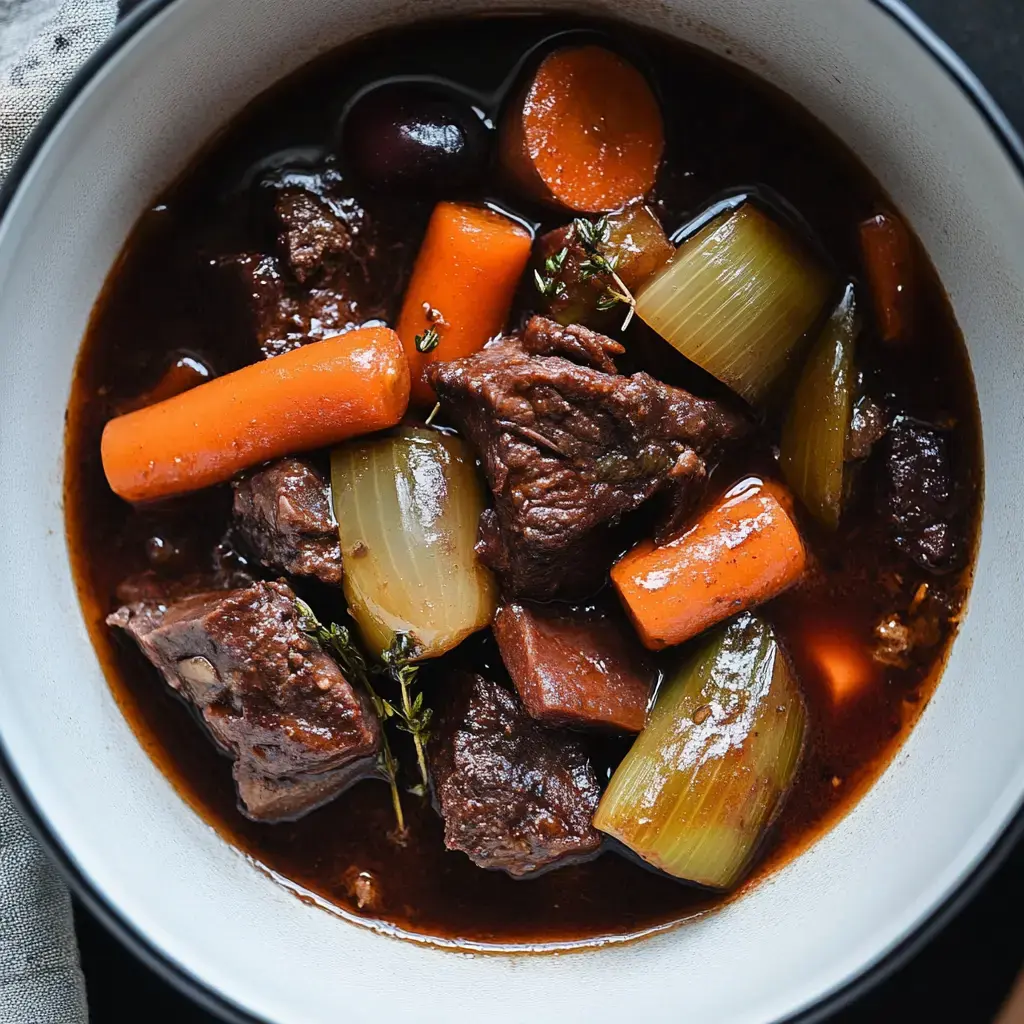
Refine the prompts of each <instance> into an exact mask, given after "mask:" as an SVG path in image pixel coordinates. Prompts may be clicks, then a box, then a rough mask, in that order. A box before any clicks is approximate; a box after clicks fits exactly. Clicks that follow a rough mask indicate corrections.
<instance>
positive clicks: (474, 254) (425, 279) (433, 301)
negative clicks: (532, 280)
mask: <svg viewBox="0 0 1024 1024" xmlns="http://www.w3.org/2000/svg"><path fill="white" fill-rule="evenodd" d="M532 245H533V239H532V238H531V236H530V232H529V231H527V230H526V228H524V227H523V226H522V225H521V224H517V223H516V222H515V221H514V220H511V219H510V218H508V217H504V216H502V215H501V214H500V213H495V212H494V211H493V210H489V209H486V208H484V207H479V206H464V205H461V204H459V203H438V204H437V206H436V207H435V208H434V212H433V214H432V215H431V217H430V223H429V224H428V225H427V233H426V235H425V236H424V239H423V245H422V246H421V247H420V251H419V255H418V256H417V257H416V266H415V267H414V268H413V272H412V278H411V279H410V281H409V287H408V289H406V293H405V301H404V303H403V304H402V315H401V317H400V318H399V320H398V336H399V337H400V338H401V339H402V344H403V345H404V346H405V352H406V355H407V356H408V358H409V365H410V367H411V370H412V396H413V401H414V402H417V403H419V404H420V405H428V404H430V403H432V402H433V401H434V392H433V390H432V389H431V387H430V385H429V384H427V382H426V381H425V380H424V377H423V374H424V370H425V369H426V367H427V365H428V364H429V363H432V362H434V361H435V360H441V361H443V362H447V361H448V360H450V359H460V358H461V357H462V356H468V355H471V354H472V353H473V352H476V351H477V350H478V349H480V348H483V346H484V345H485V344H486V343H487V341H489V340H490V339H491V338H493V337H494V336H495V335H497V334H500V333H501V331H502V330H503V328H504V327H505V321H506V320H507V319H508V312H509V309H510V308H511V307H512V298H513V296H514V295H515V290H516V285H517V284H518V283H519V278H520V277H522V274H523V270H524V269H525V267H526V261H527V260H528V259H529V258H530V248H531V246H532ZM417 339H419V341H417Z"/></svg>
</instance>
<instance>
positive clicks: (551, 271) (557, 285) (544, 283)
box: [533, 246, 569, 299]
mask: <svg viewBox="0 0 1024 1024" xmlns="http://www.w3.org/2000/svg"><path fill="white" fill-rule="evenodd" d="M568 255H569V249H568V248H567V247H565V246H563V247H562V249H561V250H559V251H558V252H556V253H555V254H554V256H549V257H548V258H547V259H546V260H545V261H544V274H541V272H540V271H539V270H534V272H533V281H534V284H536V286H537V291H539V292H540V293H541V295H543V296H544V298H545V299H560V298H561V297H562V296H563V295H564V294H565V282H564V281H562V280H561V279H560V278H559V276H558V275H559V274H560V273H561V272H562V267H563V266H564V265H565V260H566V257H567V256H568ZM545 275H546V276H545Z"/></svg>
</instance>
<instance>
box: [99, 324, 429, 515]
mask: <svg viewBox="0 0 1024 1024" xmlns="http://www.w3.org/2000/svg"><path fill="white" fill-rule="evenodd" d="M408 404H409V364H408V361H407V360H406V358H405V352H404V351H403V349H402V344H401V342H400V341H399V340H398V336H397V335H396V334H395V332H394V331H391V330H389V329H388V328H386V327H363V328H360V329H359V330H355V331H349V332H348V333H347V334H342V335H339V336H337V337H334V338H328V339H327V340H325V341H318V342H315V343H313V344H311V345H306V346H304V347H303V348H300V349H296V350H295V351H293V352H287V353H285V354H284V355H281V356H277V357H276V358H274V359H268V360H265V361H264V362H261V363H254V364H253V365H251V366H245V367H243V368H242V369H241V370H236V371H235V372H234V373H229V374H227V375H226V376H224V377H218V378H216V379H215V380H211V381H208V382H207V383H206V384H200V385H199V386H198V387H196V388H192V389H191V390H190V391H186V392H184V393H183V394H180V395H177V396H176V397H174V398H169V399H167V400H166V401H164V402H159V403H158V404H156V405H150V406H147V407H146V408H144V409H138V410H136V411H135V412H129V413H125V415H123V416H118V417H117V418H116V419H112V420H111V421H110V422H109V423H108V424H107V425H106V427H105V428H104V431H103V438H102V442H101V446H100V448H101V454H102V457H103V471H104V472H105V473H106V475H107V482H108V483H109V484H110V486H111V488H112V489H113V491H114V492H115V493H116V494H118V495H120V496H121V497H122V498H124V499H125V500H126V501H135V502H138V501H152V500H154V499H156V498H166V497H169V496H170V495H174V494H183V493H185V492H187V491H196V490H199V489H200V488H203V487H209V486H211V485H212V484H218V483H222V482H223V481H225V480H229V479H230V478H231V477H233V476H234V475H235V474H236V473H237V472H239V471H240V470H243V469H246V468H248V467H249V466H255V465H257V464H258V463H260V462H265V461H266V460H267V459H274V458H278V457H279V456H281V455H285V454H287V453H289V452H298V451H304V450H308V449H311V448H321V447H323V446H324V445H328V444H335V443H337V442H338V441H343V440H344V439H345V438H348V437H353V436H355V435H357V434H365V433H369V432H370V431H373V430H381V429H383V428H385V427H390V426H393V425H394V424H395V423H397V422H398V421H399V420H400V419H401V418H402V416H403V415H404V414H405V410H406V407H407V406H408Z"/></svg>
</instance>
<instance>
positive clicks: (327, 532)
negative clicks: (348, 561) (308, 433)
mask: <svg viewBox="0 0 1024 1024" xmlns="http://www.w3.org/2000/svg"><path fill="white" fill-rule="evenodd" d="M233 487H234V492H235V498H234V506H233V515H234V522H235V526H236V528H237V530H238V533H239V534H240V535H241V537H242V539H243V540H244V541H245V543H246V544H247V545H248V547H249V549H250V550H251V551H252V553H253V554H254V555H255V556H256V557H257V558H258V559H259V560H260V561H261V562H262V563H263V564H264V565H265V566H267V567H268V568H270V569H275V570H277V571H278V572H283V573H291V574H292V575H295V576H315V577H316V578H317V579H319V580H321V581H322V582H324V583H327V584H330V585H332V586H339V585H340V584H341V545H340V544H339V541H338V528H337V526H336V525H335V523H334V518H333V516H332V515H331V505H330V498H329V496H328V489H327V481H326V480H325V479H324V477H323V475H322V474H321V473H320V471H319V470H318V469H317V468H316V467H315V466H313V465H312V464H311V463H310V462H308V461H307V460H305V459H298V458H294V457H289V458H284V459H279V460H278V461H277V462H273V463H271V464H270V465H269V466H266V467H265V468H263V469H261V470H258V471H257V472H255V473H251V474H248V475H246V476H243V477H241V478H240V479H237V480H235V481H234V484H233Z"/></svg>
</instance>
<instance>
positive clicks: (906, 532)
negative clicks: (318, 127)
mask: <svg viewBox="0 0 1024 1024" xmlns="http://www.w3.org/2000/svg"><path fill="white" fill-rule="evenodd" d="M883 454H884V459H885V463H884V466H885V471H884V474H883V480H882V489H881V504H882V509H881V511H882V514H883V515H884V516H885V518H886V520H887V522H888V525H889V529H890V533H891V535H892V539H893V543H894V544H895V545H896V547H897V548H899V549H900V551H902V552H904V554H906V555H907V556H908V557H909V558H911V559H913V561H914V562H916V563H917V564H918V565H919V566H921V567H922V568H923V569H928V570H930V571H931V572H935V573H942V572H948V571H949V570H950V569H953V568H955V567H956V565H957V563H958V562H959V560H960V556H961V551H960V544H959V541H958V540H957V536H958V533H959V531H958V530H957V528H956V525H955V519H956V507H955V501H954V498H955V495H954V485H953V473H952V468H951V466H950V459H949V446H948V443H947V440H946V437H945V436H944V435H943V434H942V433H941V432H940V431H938V430H937V429H936V428H935V427H932V426H929V425H927V424H925V423H918V422H916V421H914V420H909V419H903V420H899V421H897V422H896V423H895V424H893V426H892V427H891V428H890V430H889V434H888V437H887V438H886V442H885V447H884V449H883Z"/></svg>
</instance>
